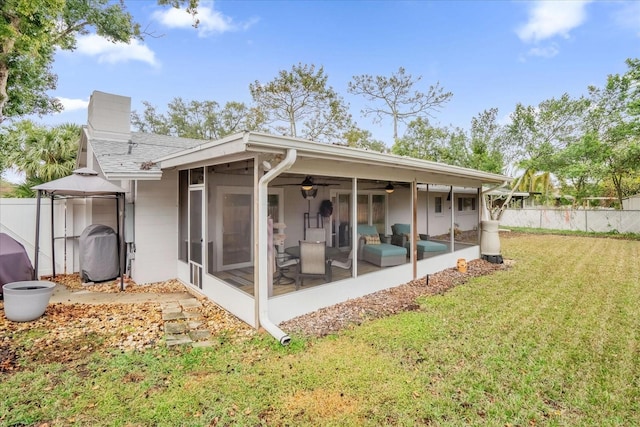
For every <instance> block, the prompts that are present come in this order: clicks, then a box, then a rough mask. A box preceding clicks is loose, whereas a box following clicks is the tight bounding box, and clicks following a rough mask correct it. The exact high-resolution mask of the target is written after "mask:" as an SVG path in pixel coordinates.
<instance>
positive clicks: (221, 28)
mask: <svg viewBox="0 0 640 427" xmlns="http://www.w3.org/2000/svg"><path fill="white" fill-rule="evenodd" d="M153 18H154V19H156V20H157V21H158V22H160V23H161V24H162V25H164V26H165V27H168V28H191V27H193V26H194V24H195V23H196V20H197V23H198V26H197V31H198V36H199V37H208V36H211V35H215V34H222V33H226V32H229V31H238V30H243V31H246V30H248V29H249V28H250V27H251V26H252V25H253V24H255V23H256V22H257V21H258V20H257V19H251V20H249V21H247V22H244V23H236V22H234V21H233V19H232V18H230V17H228V16H225V15H223V14H222V13H221V12H218V11H216V10H214V8H213V3H211V2H200V6H199V7H198V13H197V14H196V15H195V17H194V16H191V14H189V13H188V12H187V11H186V10H185V9H176V8H173V7H172V8H167V9H163V10H158V11H156V12H154V13H153Z"/></svg>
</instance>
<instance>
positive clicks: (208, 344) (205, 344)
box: [191, 341, 215, 348]
mask: <svg viewBox="0 0 640 427" xmlns="http://www.w3.org/2000/svg"><path fill="white" fill-rule="evenodd" d="M213 344H215V343H213V342H211V341H198V342H194V343H191V347H194V348H207V347H212V346H213Z"/></svg>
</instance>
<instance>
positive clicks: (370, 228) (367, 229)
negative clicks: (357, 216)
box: [358, 224, 378, 236]
mask: <svg viewBox="0 0 640 427" xmlns="http://www.w3.org/2000/svg"><path fill="white" fill-rule="evenodd" d="M358 234H359V235H361V236H377V235H378V230H377V229H376V226H375V225H367V224H358Z"/></svg>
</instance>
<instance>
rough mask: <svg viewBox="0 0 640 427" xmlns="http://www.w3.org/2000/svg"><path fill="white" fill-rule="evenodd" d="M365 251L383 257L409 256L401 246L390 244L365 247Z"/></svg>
mask: <svg viewBox="0 0 640 427" xmlns="http://www.w3.org/2000/svg"><path fill="white" fill-rule="evenodd" d="M362 250H363V251H365V252H369V253H371V254H374V255H379V256H381V257H385V256H394V255H404V256H406V255H407V250H406V249H405V248H403V247H400V246H395V245H390V244H388V243H380V244H379V245H364V247H363V249H362Z"/></svg>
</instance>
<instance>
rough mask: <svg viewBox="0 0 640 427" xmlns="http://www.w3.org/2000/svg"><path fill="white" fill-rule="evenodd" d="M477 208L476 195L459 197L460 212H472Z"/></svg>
mask: <svg viewBox="0 0 640 427" xmlns="http://www.w3.org/2000/svg"><path fill="white" fill-rule="evenodd" d="M475 210H476V198H475V197H458V212H471V211H475Z"/></svg>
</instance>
